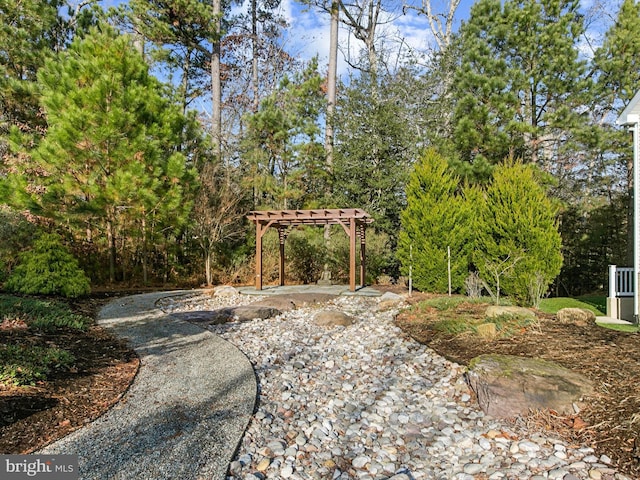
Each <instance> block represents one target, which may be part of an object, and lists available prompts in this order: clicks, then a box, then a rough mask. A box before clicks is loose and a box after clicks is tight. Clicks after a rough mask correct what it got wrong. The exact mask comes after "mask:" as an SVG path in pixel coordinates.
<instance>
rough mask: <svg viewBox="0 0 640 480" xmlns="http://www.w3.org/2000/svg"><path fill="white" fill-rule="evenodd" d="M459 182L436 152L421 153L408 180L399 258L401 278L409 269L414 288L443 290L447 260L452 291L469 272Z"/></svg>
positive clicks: (467, 220)
mask: <svg viewBox="0 0 640 480" xmlns="http://www.w3.org/2000/svg"><path fill="white" fill-rule="evenodd" d="M459 183H460V180H459V179H458V178H457V177H456V176H455V175H454V174H453V172H452V171H451V169H449V166H448V163H447V161H446V159H445V158H443V157H442V156H441V155H439V154H438V153H437V152H435V151H434V150H428V151H427V152H425V154H424V155H423V156H422V158H421V159H420V160H419V161H418V162H417V163H416V166H415V168H414V170H413V172H412V173H411V176H410V178H409V183H408V184H407V188H406V194H407V207H406V208H405V210H404V211H403V212H402V214H401V217H400V218H401V223H402V229H401V231H400V234H399V236H398V253H397V255H398V259H399V260H400V263H401V272H402V274H403V275H409V268H410V267H411V276H412V278H413V285H414V286H415V287H416V288H417V289H418V290H422V291H429V292H436V293H445V292H447V291H448V288H449V282H448V270H449V259H450V260H451V283H452V290H455V291H459V290H461V289H462V287H463V285H464V280H465V278H466V277H467V276H468V274H469V268H468V267H469V248H470V244H469V242H468V239H469V236H470V233H469V226H470V220H471V219H470V218H469V208H468V205H467V202H466V201H465V200H464V198H462V196H460V195H458V193H457V192H458V190H459V187H460V185H459ZM449 253H450V255H449Z"/></svg>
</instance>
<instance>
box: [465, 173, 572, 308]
mask: <svg viewBox="0 0 640 480" xmlns="http://www.w3.org/2000/svg"><path fill="white" fill-rule="evenodd" d="M539 177H540V173H539V171H537V170H536V168H535V167H534V166H532V165H524V164H523V163H521V162H506V163H504V164H501V165H499V166H497V167H496V168H495V170H494V173H493V181H492V182H491V184H490V185H489V186H488V187H487V189H486V191H485V199H486V200H485V201H484V202H482V201H477V202H474V204H475V205H476V206H477V215H476V217H477V219H478V220H479V223H478V227H477V228H476V229H475V231H476V232H477V235H476V240H475V242H474V243H475V245H476V250H475V252H474V253H475V254H474V263H475V264H476V266H477V268H478V270H479V272H480V275H481V277H482V278H483V279H484V280H485V281H486V282H487V283H489V284H490V285H491V286H492V287H493V288H496V291H497V287H498V286H499V287H500V289H502V290H503V291H504V292H505V293H506V294H507V295H509V296H510V297H511V298H513V299H514V301H515V302H516V303H519V304H523V305H533V306H537V304H538V303H539V301H540V298H541V297H542V296H543V295H544V293H545V292H546V291H547V289H548V286H549V284H550V283H551V282H552V281H553V280H554V278H555V277H556V276H557V275H558V274H559V273H560V268H561V267H562V254H561V252H560V249H561V238H560V233H559V231H558V225H557V221H556V218H557V212H558V207H557V205H556V204H555V203H554V202H553V201H552V200H551V199H550V198H549V197H548V196H547V192H546V190H545V188H544V186H543V184H542V182H541V181H540V178H539ZM476 198H480V197H476Z"/></svg>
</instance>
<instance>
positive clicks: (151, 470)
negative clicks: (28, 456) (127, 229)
mask: <svg viewBox="0 0 640 480" xmlns="http://www.w3.org/2000/svg"><path fill="white" fill-rule="evenodd" d="M178 293H179V292H178ZM168 295H170V294H167V293H166V292H161V293H151V294H143V295H136V296H132V297H126V298H121V299H116V300H114V301H112V302H111V303H109V304H108V305H106V306H105V307H104V308H103V309H102V310H101V311H100V314H99V317H98V324H100V325H102V326H104V327H105V328H107V329H108V330H110V331H111V332H113V333H115V334H116V335H117V336H119V337H123V338H126V339H128V340H129V342H130V344H131V346H132V347H133V348H134V349H135V350H136V352H137V353H138V355H139V356H140V360H141V366H140V370H139V372H138V375H137V376H136V378H135V380H134V382H133V384H132V385H131V388H130V389H129V391H128V392H127V394H126V395H125V396H124V398H123V399H122V400H121V401H120V402H119V403H118V404H117V405H116V406H115V407H114V408H112V409H111V410H110V411H109V412H107V413H106V414H105V415H103V416H102V417H100V418H99V419H98V420H96V421H95V422H93V423H91V424H90V425H88V426H87V427H85V428H82V429H80V430H78V431H76V432H74V433H72V434H71V435H69V436H67V437H65V438H63V439H61V440H59V441H57V442H55V443H53V444H51V445H49V446H47V447H46V448H45V449H43V450H41V451H40V452H37V453H43V454H77V455H79V469H80V478H82V479H100V480H106V479H109V480H114V479H122V480H132V479H150V480H160V479H180V480H189V479H201V478H202V479H205V478H206V479H216V480H220V479H224V478H225V475H226V473H227V469H228V466H229V462H230V461H231V459H232V456H233V454H234V452H235V450H236V447H237V445H238V442H239V441H240V439H241V437H242V434H243V432H244V430H245V428H246V426H247V423H248V421H249V419H250V416H251V414H252V412H253V410H254V407H255V401H256V391H257V385H256V377H255V374H254V371H253V369H252V367H251V364H250V363H249V361H248V360H247V358H246V357H245V356H244V355H243V354H242V353H241V352H240V351H239V350H238V349H237V348H236V347H234V346H233V345H231V344H230V343H228V342H227V341H225V340H223V339H221V338H220V337H219V336H216V335H214V334H212V333H211V332H209V331H207V330H203V329H202V328H200V327H197V326H195V325H192V324H190V323H187V322H184V321H180V320H177V319H175V318H172V317H171V316H170V315H167V314H166V313H164V312H163V311H162V310H160V309H159V308H156V302H157V301H158V299H160V298H164V297H167V296H168Z"/></svg>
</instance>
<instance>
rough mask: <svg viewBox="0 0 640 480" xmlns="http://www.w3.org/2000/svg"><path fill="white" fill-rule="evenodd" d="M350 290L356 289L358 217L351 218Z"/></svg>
mask: <svg viewBox="0 0 640 480" xmlns="http://www.w3.org/2000/svg"><path fill="white" fill-rule="evenodd" d="M349 290H351V291H352V292H355V291H356V219H355V218H350V219H349Z"/></svg>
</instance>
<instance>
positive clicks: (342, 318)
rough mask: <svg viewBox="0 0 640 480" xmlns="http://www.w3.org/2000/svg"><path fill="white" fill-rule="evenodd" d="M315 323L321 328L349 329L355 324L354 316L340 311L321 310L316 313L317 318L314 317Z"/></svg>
mask: <svg viewBox="0 0 640 480" xmlns="http://www.w3.org/2000/svg"><path fill="white" fill-rule="evenodd" d="M313 321H314V322H315V324H316V325H319V326H321V327H335V326H343V327H348V326H349V325H353V322H354V320H353V317H352V316H350V315H347V314H346V313H344V312H339V311H338V310H320V311H319V312H318V313H316V315H315V317H313Z"/></svg>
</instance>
